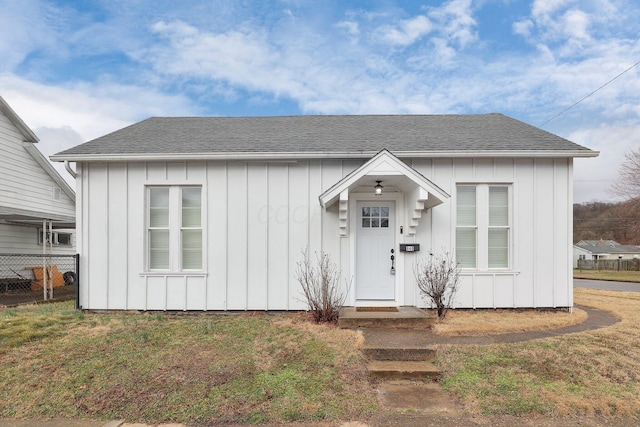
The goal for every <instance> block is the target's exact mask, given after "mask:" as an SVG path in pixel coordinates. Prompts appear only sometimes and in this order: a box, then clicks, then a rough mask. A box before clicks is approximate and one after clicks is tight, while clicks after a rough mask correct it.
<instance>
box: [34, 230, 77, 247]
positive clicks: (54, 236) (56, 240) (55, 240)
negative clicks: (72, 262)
mask: <svg viewBox="0 0 640 427" xmlns="http://www.w3.org/2000/svg"><path fill="white" fill-rule="evenodd" d="M47 234H49V232H47ZM61 234H66V235H68V236H69V243H60V235H61ZM42 240H43V239H42V228H38V245H40V246H42V245H43V242H42ZM51 244H52V245H53V246H65V247H72V246H73V233H70V232H67V231H55V230H54V231H52V232H51Z"/></svg>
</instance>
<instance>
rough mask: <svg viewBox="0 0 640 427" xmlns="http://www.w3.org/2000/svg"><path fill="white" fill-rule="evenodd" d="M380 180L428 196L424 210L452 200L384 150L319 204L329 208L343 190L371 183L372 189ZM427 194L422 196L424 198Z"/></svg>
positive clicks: (322, 198)
mask: <svg viewBox="0 0 640 427" xmlns="http://www.w3.org/2000/svg"><path fill="white" fill-rule="evenodd" d="M398 178H400V179H398ZM377 180H380V181H384V182H386V183H387V184H390V183H393V185H394V186H395V187H396V188H398V189H400V190H401V191H403V192H405V193H408V192H410V191H412V190H413V188H415V186H418V187H419V188H420V189H421V190H422V191H423V192H424V193H426V196H427V197H426V198H425V199H424V200H428V202H427V203H426V204H425V209H428V208H431V207H433V206H436V205H439V204H440V203H442V202H443V201H445V200H446V199H448V198H449V197H450V196H449V194H447V192H445V191H444V190H443V189H441V188H440V187H438V186H437V185H436V184H434V183H433V182H431V181H430V180H428V179H427V178H425V177H424V175H422V174H421V173H420V172H418V171H416V170H415V169H413V168H412V167H411V166H409V165H407V164H406V163H404V162H403V161H402V160H400V159H398V158H397V157H396V156H394V155H393V154H392V153H391V152H390V151H389V150H387V149H383V150H382V151H380V152H379V153H378V154H376V155H375V156H374V157H372V158H371V159H370V160H369V161H368V162H366V163H365V164H363V165H362V166H360V167H359V168H358V169H356V170H354V171H352V172H351V173H350V174H348V175H347V176H345V177H344V178H342V179H341V180H340V181H338V182H337V183H335V184H334V185H333V186H332V187H331V188H329V189H328V190H327V191H325V192H324V193H322V194H321V195H320V197H319V200H320V205H321V206H322V207H323V208H325V209H326V208H327V207H329V206H331V205H332V204H334V203H335V202H336V201H338V199H339V198H340V193H342V192H343V191H345V190H348V189H353V188H357V187H359V186H361V185H364V184H371V188H372V189H373V185H375V181H377ZM372 191H373V190H372ZM424 193H423V195H425V194H424Z"/></svg>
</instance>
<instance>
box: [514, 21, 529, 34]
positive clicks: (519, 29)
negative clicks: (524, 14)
mask: <svg viewBox="0 0 640 427" xmlns="http://www.w3.org/2000/svg"><path fill="white" fill-rule="evenodd" d="M532 28H533V22H532V21H531V20H530V19H523V20H522V21H517V22H515V23H514V24H513V32H514V33H515V34H519V35H521V36H524V37H525V38H528V37H529V36H530V35H531V29H532Z"/></svg>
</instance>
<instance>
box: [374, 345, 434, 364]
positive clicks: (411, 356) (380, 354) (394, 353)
mask: <svg viewBox="0 0 640 427" xmlns="http://www.w3.org/2000/svg"><path fill="white" fill-rule="evenodd" d="M362 352H363V353H364V355H365V356H366V357H367V359H369V360H395V361H416V362H423V361H425V360H433V358H434V356H435V354H436V349H435V347H424V348H401V347H394V348H388V347H367V343H366V341H365V346H364V348H363V349H362Z"/></svg>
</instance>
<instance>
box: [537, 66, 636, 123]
mask: <svg viewBox="0 0 640 427" xmlns="http://www.w3.org/2000/svg"><path fill="white" fill-rule="evenodd" d="M638 64H640V61H638V62H636V63H635V64H633V65H632V66H631V67H629V68H627V69H626V70H624V71H623V72H621V73H620V74H618V75H617V76H615V77H614V78H612V79H611V80H609V81H608V82H606V83H605V84H603V85H602V86H600V87H599V88H598V89H596V90H594V91H593V92H591V93H590V94H588V95H587V96H585V97H583V98H581V99H580V100H579V101H578V102H576V103H574V104H573V105H571V106H569V107H567V108H565V109H564V110H562V111H560V112H559V113H558V114H556V115H555V116H553V117H551V118H550V119H549V120H547V121H546V122H544V123H543V124H541V125H540V126H538V127H543V126H544V125H546V124H547V123H549V122H550V121H551V120H555V119H557V118H558V117H560V116H561V115H563V114H564V113H566V112H567V111H569V110H570V109H572V108H573V107H575V106H576V105H578V104H580V103H581V102H582V101H584V100H585V99H587V98H588V97H590V96H591V95H593V94H594V93H596V92H598V91H599V90H600V89H602V88H604V87H605V86H607V85H608V84H609V83H611V82H613V81H614V80H616V79H617V78H618V77H620V76H622V75H623V74H624V73H626V72H627V71H631V70H632V69H633V68H635V67H637V66H638Z"/></svg>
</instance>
